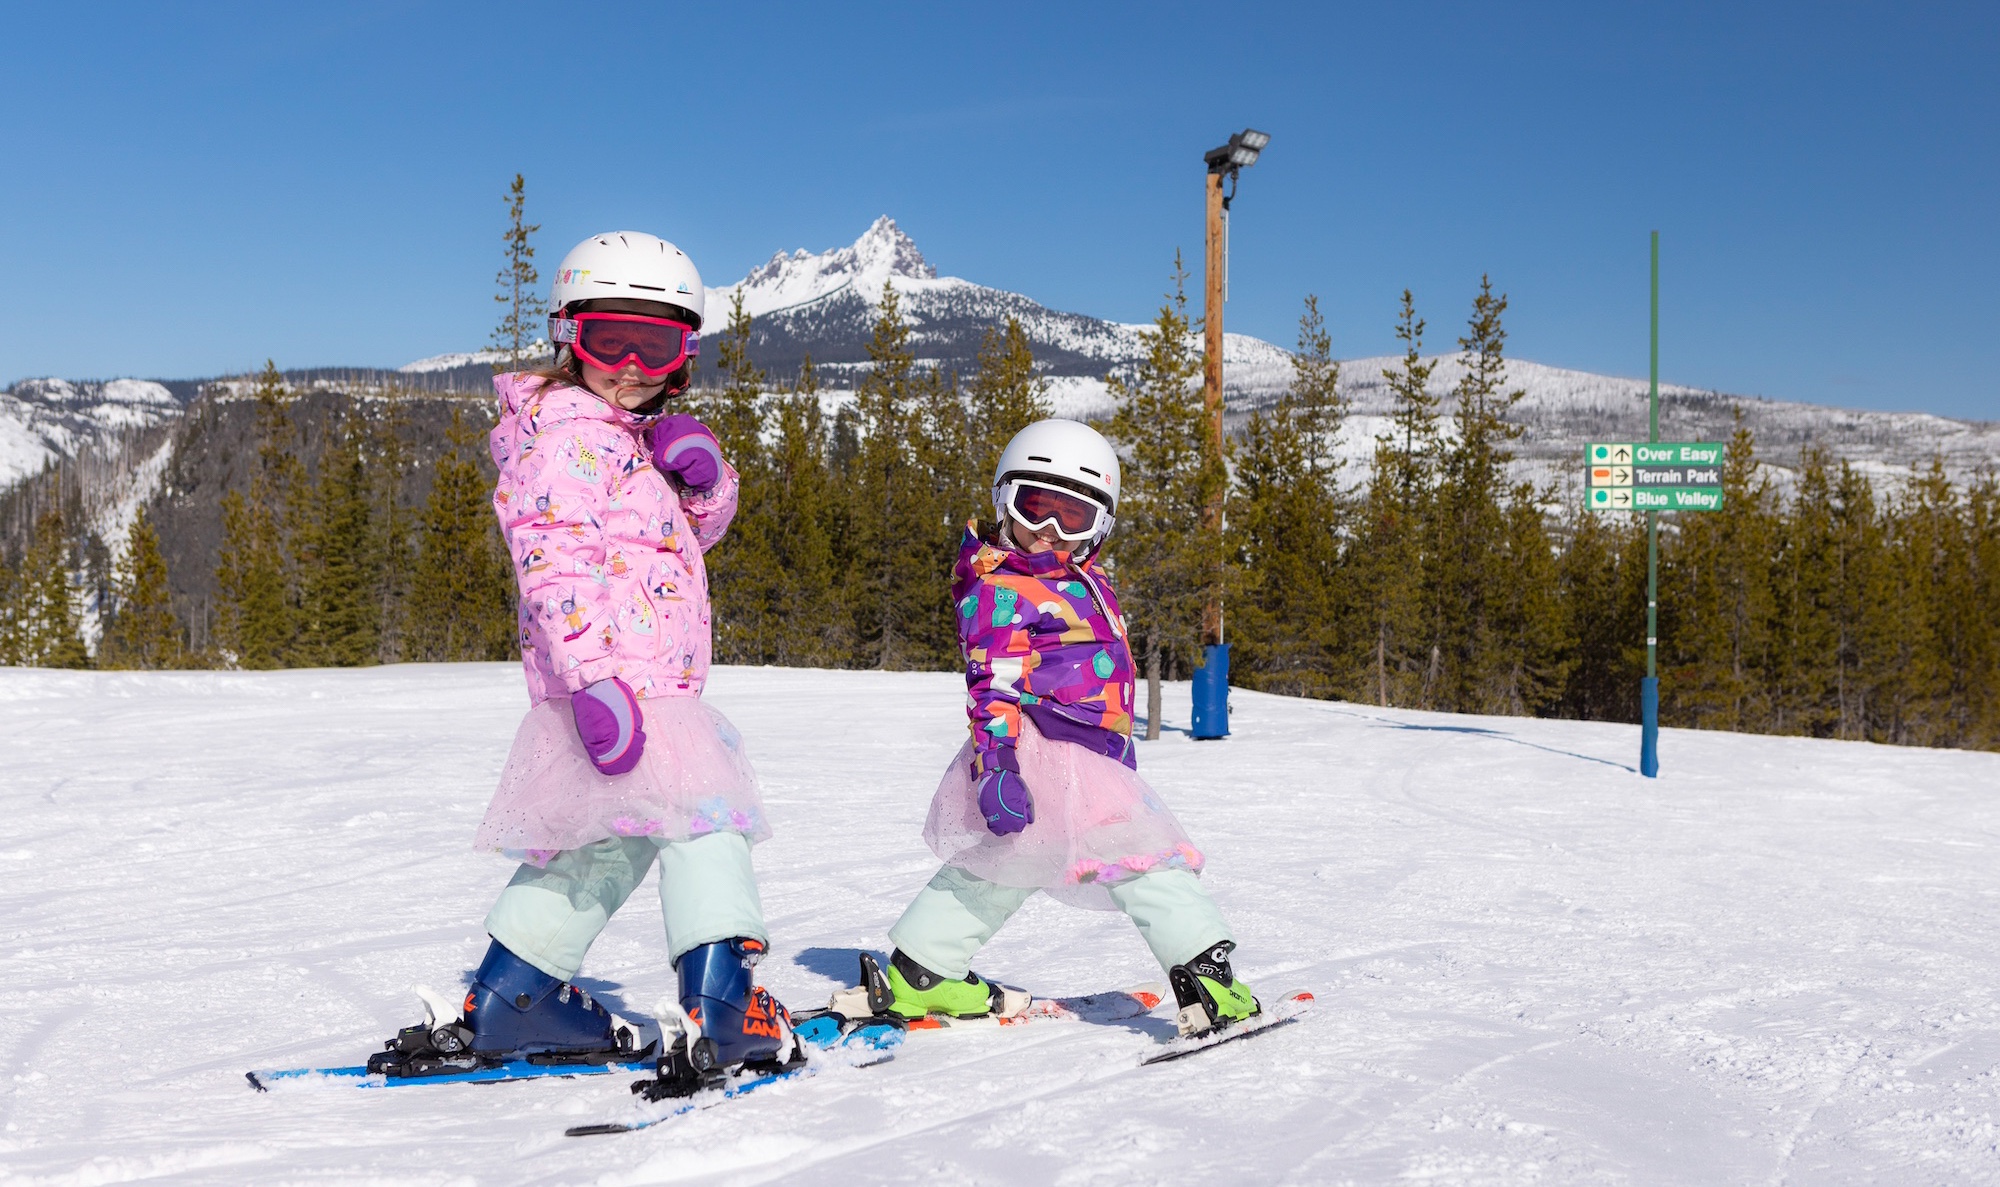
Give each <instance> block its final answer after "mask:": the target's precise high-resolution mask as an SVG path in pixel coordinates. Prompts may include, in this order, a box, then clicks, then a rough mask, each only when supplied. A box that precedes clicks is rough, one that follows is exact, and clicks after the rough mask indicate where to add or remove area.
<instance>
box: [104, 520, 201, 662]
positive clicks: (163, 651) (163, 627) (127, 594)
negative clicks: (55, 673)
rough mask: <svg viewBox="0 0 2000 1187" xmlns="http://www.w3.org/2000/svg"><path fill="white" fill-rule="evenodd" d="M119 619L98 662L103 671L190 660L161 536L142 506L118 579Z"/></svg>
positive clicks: (122, 560)
mask: <svg viewBox="0 0 2000 1187" xmlns="http://www.w3.org/2000/svg"><path fill="white" fill-rule="evenodd" d="M116 590H117V597H118V617H117V620H116V621H115V622H114V623H113V624H112V627H111V629H110V630H109V631H108V632H106V634H105V636H104V643H103V645H102V646H101V647H100V648H99V651H98V659H99V661H100V664H101V666H103V667H117V668H143V669H155V668H177V667H181V666H183V664H184V663H185V662H186V649H185V647H184V646H183V645H182V630H181V623H180V619H179V617H178V616H176V615H175V614H174V608H173V594H172V592H171V590H170V589H169V588H168V584H167V562H166V558H165V557H163V556H162V555H161V554H160V536H159V533H158V532H155V531H154V530H153V522H152V519H151V517H149V516H148V515H147V514H146V509H145V507H143V506H142V507H140V508H139V511H138V514H137V515H136V516H134V517H133V520H132V530H131V532H130V533H129V534H128V535H127V536H126V540H125V551H124V553H123V555H122V556H120V558H119V564H118V573H117V578H116Z"/></svg>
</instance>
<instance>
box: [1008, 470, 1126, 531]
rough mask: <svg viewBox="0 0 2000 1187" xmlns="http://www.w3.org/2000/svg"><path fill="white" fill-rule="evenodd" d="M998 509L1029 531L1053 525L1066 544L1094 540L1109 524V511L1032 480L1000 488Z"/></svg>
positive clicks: (1065, 490) (1064, 489)
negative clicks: (1002, 509)
mask: <svg viewBox="0 0 2000 1187" xmlns="http://www.w3.org/2000/svg"><path fill="white" fill-rule="evenodd" d="M1000 505H1001V506H1003V507H1005V508H1006V509H1007V513H1008V514H1009V515H1011V516H1013V517H1014V519H1015V521H1016V522H1018V523H1019V524H1020V525H1021V526H1022V527H1025V528H1027V529H1028V530H1029V531H1032V532H1039V531H1041V530H1042V529H1044V528H1047V527H1049V526H1051V525H1053V526H1054V527H1055V529H1056V535H1058V536H1061V537H1062V538H1063V539H1065V540H1094V539H1096V538H1097V537H1098V536H1099V535H1100V534H1101V533H1102V532H1104V531H1105V530H1106V529H1107V528H1108V527H1109V526H1110V522H1111V509H1110V508H1108V507H1106V506H1105V505H1104V504H1102V503H1100V502H1098V501H1097V500H1096V499H1093V498H1091V497H1090V496H1088V495H1080V494H1078V493H1076V492H1075V491H1073V490H1071V489H1069V488H1068V487H1066V486H1056V485H1055V484H1053V483H1048V482H1036V481H1035V480H1034V479H1032V478H1012V479H1009V480H1008V481H1007V483H1006V485H1005V486H1003V487H1001V488H1000Z"/></svg>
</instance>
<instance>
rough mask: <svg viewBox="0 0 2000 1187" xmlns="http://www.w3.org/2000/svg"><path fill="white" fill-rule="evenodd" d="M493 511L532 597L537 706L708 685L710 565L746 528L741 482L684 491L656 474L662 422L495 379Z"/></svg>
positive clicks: (527, 664)
mask: <svg viewBox="0 0 2000 1187" xmlns="http://www.w3.org/2000/svg"><path fill="white" fill-rule="evenodd" d="M493 388H494V390H495V391H497V392H498V393H499V395H500V423H499V424H498V425H496V426H494V429H493V432H492V434H491V437H490V442H491V448H492V452H493V462H494V464H495V465H496V466H498V467H499V469H500V481H499V483H498V484H496V485H495V486H494V488H493V511H494V513H495V514H496V515H498V516H499V517H500V530H501V533H502V534H503V535H504V536H505V537H506V541H507V549H508V551H509V552H510V553H511V554H512V555H513V559H514V575H515V579H516V580H517V581H518V582H519V585H520V591H521V608H520V624H519V625H520V643H521V665H522V667H524V668H525V669H527V676H528V695H529V697H530V698H531V699H532V700H533V701H534V702H535V703H536V704H539V703H541V702H542V701H545V700H547V699H548V698H550V697H567V696H569V695H570V694H571V693H573V692H575V691H577V690H578V689H580V688H582V687H583V686H584V685H586V684H592V683H595V682H596V681H599V680H603V679H606V678H607V677H611V676H616V677H619V678H620V679H622V680H624V681H625V683H627V684H629V685H631V686H632V691H633V692H635V693H637V694H638V695H639V696H641V697H674V696H679V697H698V696H700V695H701V689H702V685H703V684H704V683H705V682H706V681H707V679H708V661H709V606H708V572H707V569H706V568H705V567H704V566H703V564H702V553H704V552H706V551H708V550H709V549H710V548H712V547H714V546H715V543H716V541H718V540H720V539H722V533H723V532H724V531H725V530H727V529H728V527H729V520H730V518H731V517H732V516H734V515H735V514H736V482H737V478H736V471H735V470H733V469H731V468H730V467H729V466H728V465H727V464H725V465H724V466H723V468H722V478H721V480H720V481H718V482H717V483H716V484H715V487H714V489H712V490H710V491H708V492H707V493H705V494H701V495H692V494H687V493H684V492H681V491H679V490H678V489H677V488H676V486H675V484H674V483H672V482H670V481H668V480H667V478H666V477H665V476H664V475H662V474H661V473H660V472H659V471H658V470H655V469H654V468H653V463H652V450H651V448H650V443H649V442H648V440H647V430H648V429H650V428H651V427H652V424H653V422H654V421H655V420H656V419H657V417H649V416H639V415H635V414H634V413H631V412H627V411H625V410H624V409H622V408H615V407H613V406H612V405H610V404H608V403H606V402H605V401H603V400H601V399H599V398H598V397H597V396H596V395H594V394H592V393H591V392H589V391H587V390H585V389H583V388H579V387H572V386H569V385H567V384H559V383H548V382H545V381H544V380H542V379H539V378H537V377H535V376H532V375H524V374H513V373H509V374H505V375H496V376H494V378H493Z"/></svg>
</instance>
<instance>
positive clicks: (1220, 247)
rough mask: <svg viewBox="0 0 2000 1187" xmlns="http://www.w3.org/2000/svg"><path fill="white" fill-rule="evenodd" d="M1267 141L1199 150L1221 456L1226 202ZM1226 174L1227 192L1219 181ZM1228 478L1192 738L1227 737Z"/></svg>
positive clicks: (1246, 135)
mask: <svg viewBox="0 0 2000 1187" xmlns="http://www.w3.org/2000/svg"><path fill="white" fill-rule="evenodd" d="M1269 143H1271V137H1270V136H1269V135H1268V134H1266V133H1263V132H1259V131H1258V130H1257V129H1255V128H1245V129H1243V130H1242V131H1241V132H1238V133H1236V134H1235V135H1234V136H1231V137H1230V138H1229V143H1227V144H1225V145H1223V146H1222V147H1220V148H1212V149H1210V150H1208V152H1206V153H1205V154H1203V155H1202V163H1203V164H1205V165H1207V166H1208V178H1207V182H1206V185H1207V189H1206V196H1207V207H1208V221H1207V238H1206V244H1205V246H1206V248H1207V250H1206V251H1205V252H1204V254H1203V269H1204V274H1203V276H1202V281H1203V284H1202V288H1203V290H1204V293H1203V295H1204V300H1203V305H1202V318H1201V325H1202V360H1201V364H1202V365H1201V383H1202V406H1203V409H1204V410H1205V411H1206V412H1207V413H1208V426H1207V427H1208V437H1209V440H1208V446H1209V448H1210V449H1211V450H1213V451H1214V452H1213V453H1212V454H1211V455H1210V456H1212V457H1213V458H1215V459H1216V462H1217V464H1218V465H1219V464H1221V459H1222V302H1223V300H1224V298H1225V297H1226V296H1227V295H1228V294H1227V292H1226V290H1225V284H1226V278H1227V276H1228V269H1229V260H1228V247H1227V244H1228V238H1227V236H1228V223H1227V222H1226V220H1227V218H1228V216H1229V203H1230V201H1231V200H1232V199H1234V198H1235V197H1236V178H1237V175H1238V174H1239V173H1241V172H1242V170H1243V169H1244V168H1245V167H1247V166H1250V165H1254V164H1256V163H1257V154H1259V153H1261V152H1263V151H1264V146H1265V145H1267V144H1269ZM1225 177H1227V178H1228V179H1229V192H1228V193H1226V194H1225V193H1224V192H1223V190H1222V180H1223V178H1225ZM1227 485H1228V484H1227V483H1225V482H1218V483H1216V484H1215V487H1214V489H1212V490H1210V491H1209V494H1208V501H1207V502H1206V503H1205V504H1204V505H1203V506H1202V509H1201V530H1202V532H1203V533H1204V534H1206V535H1208V536H1209V538H1210V539H1211V541H1212V542H1213V544H1214V548H1215V557H1216V564H1217V566H1218V569H1217V571H1216V572H1215V573H1214V574H1213V576H1212V577H1211V579H1210V581H1209V585H1208V599H1207V601H1206V602H1205V603H1204V604H1203V605H1202V608H1201V653H1202V662H1201V667H1199V668H1197V669H1196V670H1195V673H1194V721H1193V727H1192V728H1191V729H1190V730H1189V731H1188V733H1189V734H1190V735H1191V736H1192V737H1194V738H1196V739H1197V740H1200V739H1209V738H1224V737H1227V736H1229V645H1228V644H1227V643H1225V642H1224V641H1223V635H1222V573H1221V570H1220V568H1219V566H1220V565H1221V563H1222V500H1223V498H1224V496H1225V494H1226V493H1227V491H1226V489H1225V488H1226V487H1227Z"/></svg>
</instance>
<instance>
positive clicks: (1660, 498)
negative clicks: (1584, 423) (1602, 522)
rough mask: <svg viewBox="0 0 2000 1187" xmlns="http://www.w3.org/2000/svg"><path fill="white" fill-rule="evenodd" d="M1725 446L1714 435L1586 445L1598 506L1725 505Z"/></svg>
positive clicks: (1593, 505)
mask: <svg viewBox="0 0 2000 1187" xmlns="http://www.w3.org/2000/svg"><path fill="white" fill-rule="evenodd" d="M1726 460H1727V450H1726V448H1725V447H1724V446H1722V445H1719V444H1716V443H1714V442H1709V441H1655V442H1645V441H1613V442H1599V441H1593V442H1591V443H1590V444H1589V445H1588V446H1586V447H1585V448H1584V476H1585V485H1586V487H1587V489H1588V492H1589V493H1588V494H1587V496H1586V500H1587V501H1586V504H1585V505H1586V506H1588V507H1589V508H1590V509H1591V510H1592V511H1720V510H1722V466H1723V463H1724V461H1726Z"/></svg>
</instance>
